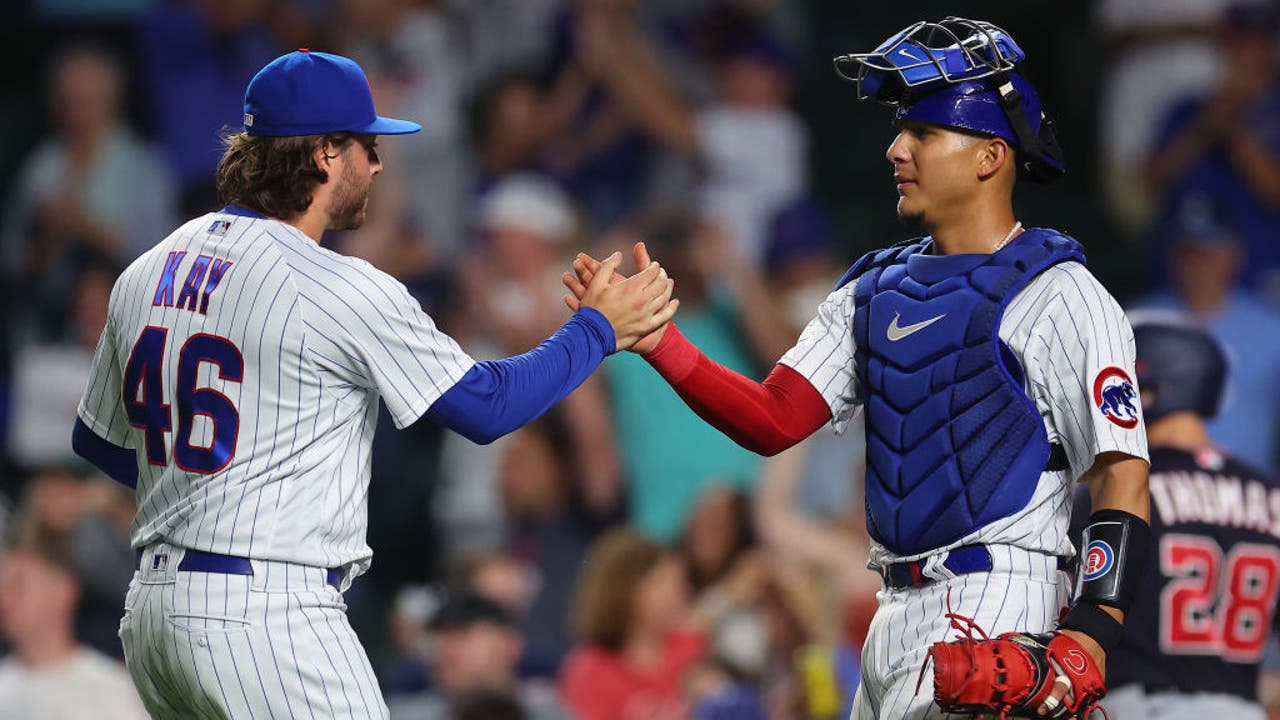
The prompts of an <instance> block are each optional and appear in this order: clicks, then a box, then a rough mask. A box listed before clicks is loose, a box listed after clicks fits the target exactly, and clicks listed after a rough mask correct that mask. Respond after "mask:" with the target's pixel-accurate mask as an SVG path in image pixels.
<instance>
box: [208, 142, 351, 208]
mask: <svg viewBox="0 0 1280 720" xmlns="http://www.w3.org/2000/svg"><path fill="white" fill-rule="evenodd" d="M354 138H355V136H354V135H352V134H351V133H333V134H329V135H302V136H297V137H264V136H261V135H250V134H248V133H243V132H241V133H233V134H229V135H226V136H225V137H223V140H222V141H223V143H224V144H225V145H226V146H227V149H226V152H224V153H223V154H222V159H221V160H219V161H218V174H217V183H218V198H219V199H220V200H221V201H222V202H223V203H226V204H229V205H230V204H235V205H241V206H244V207H247V208H249V209H250V210H254V211H256V212H260V213H262V214H263V215H266V216H267V217H273V218H282V219H287V218H295V217H298V216H299V215H301V214H303V213H305V212H306V211H307V208H309V207H311V199H312V194H313V193H314V192H315V189H316V186H318V185H320V184H322V183H325V182H327V181H328V180H329V173H328V172H326V171H324V170H321V169H320V168H319V167H317V166H316V164H315V161H314V160H313V159H312V158H313V154H314V153H315V150H316V148H318V147H323V146H325V145H326V144H329V145H333V146H334V147H336V148H339V149H341V148H343V147H345V146H346V145H347V144H348V143H350V142H351V141H352V140H353V139H354Z"/></svg>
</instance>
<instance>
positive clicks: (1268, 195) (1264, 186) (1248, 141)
mask: <svg viewBox="0 0 1280 720" xmlns="http://www.w3.org/2000/svg"><path fill="white" fill-rule="evenodd" d="M1231 160H1232V162H1233V163H1234V164H1235V166H1236V167H1237V168H1239V169H1240V172H1241V174H1243V175H1244V177H1245V180H1246V182H1248V184H1249V187H1250V188H1252V189H1253V192H1254V194H1256V195H1257V196H1258V197H1259V198H1261V199H1262V200H1263V202H1265V203H1267V204H1269V205H1273V206H1274V205H1280V162H1276V158H1275V156H1274V155H1273V154H1272V152H1271V149H1270V148H1268V147H1267V146H1266V145H1265V144H1263V143H1262V142H1261V141H1260V140H1259V139H1258V136H1257V135H1256V134H1255V133H1253V132H1252V131H1250V130H1248V129H1244V128H1241V129H1239V130H1237V131H1236V132H1235V133H1233V135H1232V137H1231Z"/></svg>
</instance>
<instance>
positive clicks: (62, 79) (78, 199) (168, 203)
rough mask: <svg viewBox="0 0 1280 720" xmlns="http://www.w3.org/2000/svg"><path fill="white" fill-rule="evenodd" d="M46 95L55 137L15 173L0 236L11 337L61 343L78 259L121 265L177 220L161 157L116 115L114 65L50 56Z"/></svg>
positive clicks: (119, 89)
mask: <svg viewBox="0 0 1280 720" xmlns="http://www.w3.org/2000/svg"><path fill="white" fill-rule="evenodd" d="M48 95H49V102H50V106H51V108H50V109H51V112H52V116H53V120H54V124H55V126H56V128H57V130H56V134H54V135H53V136H52V137H50V138H48V139H46V140H45V141H44V142H42V143H40V144H39V145H38V146H36V148H35V150H34V151H33V152H32V153H31V154H30V155H29V156H28V157H27V159H26V161H25V163H24V164H23V166H22V168H21V170H20V171H19V173H18V176H17V179H16V181H15V185H14V190H13V196H12V198H11V200H10V202H9V204H8V210H7V213H6V215H5V219H4V228H3V234H2V236H0V251H2V252H0V257H2V258H3V266H4V272H5V275H6V276H7V277H8V280H9V282H8V286H9V290H10V291H11V292H13V293H14V295H13V297H14V298H15V299H18V298H20V299H21V302H20V303H15V305H16V306H17V308H18V309H19V313H20V314H19V315H18V316H17V317H16V318H15V325H16V328H15V338H16V340H17V341H18V342H30V341H33V340H37V341H39V340H45V341H47V340H61V339H63V337H64V336H65V335H66V334H67V330H68V326H69V315H70V313H71V308H70V307H69V303H68V298H70V297H71V295H72V289H73V285H74V281H75V278H76V274H77V271H78V270H79V267H80V265H81V264H83V263H84V262H85V261H86V259H87V258H89V257H101V258H105V259H107V260H108V261H109V262H119V263H126V262H128V261H130V260H132V259H133V258H135V257H137V256H138V255H140V254H141V253H142V252H143V251H145V250H147V249H148V248H150V247H151V246H152V245H153V244H154V243H156V242H158V241H159V240H160V239H161V238H162V237H163V236H164V235H165V234H166V233H168V232H169V231H170V230H171V229H172V228H173V226H174V225H175V223H176V215H175V207H174V202H173V198H174V193H173V186H172V184H171V182H170V179H169V174H168V172H167V169H166V168H165V165H164V163H163V161H162V160H161V159H160V156H159V154H158V153H156V152H154V151H153V150H152V149H151V148H150V147H149V146H148V145H147V144H146V143H144V142H143V141H142V140H141V139H140V138H139V137H138V136H137V135H136V134H135V133H134V132H133V131H132V130H131V129H130V128H129V127H128V126H127V125H126V124H125V122H124V119H123V117H122V115H121V112H122V110H121V103H122V101H123V97H124V77H123V75H122V68H121V66H120V64H119V62H117V60H116V59H115V58H114V57H113V56H112V55H111V54H109V53H108V52H106V51H105V50H102V49H100V48H97V47H94V46H91V45H71V46H68V47H65V48H63V49H62V50H60V51H59V52H58V53H56V54H55V56H54V59H53V61H52V64H51V67H50V70H49V75H48ZM113 279H114V278H113Z"/></svg>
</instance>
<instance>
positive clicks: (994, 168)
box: [976, 137, 1013, 180]
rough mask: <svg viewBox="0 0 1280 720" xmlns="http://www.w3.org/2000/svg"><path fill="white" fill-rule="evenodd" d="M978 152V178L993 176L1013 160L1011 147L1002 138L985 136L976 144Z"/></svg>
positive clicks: (984, 178) (985, 178)
mask: <svg viewBox="0 0 1280 720" xmlns="http://www.w3.org/2000/svg"><path fill="white" fill-rule="evenodd" d="M976 146H977V147H976V149H977V152H978V158H977V161H978V179H980V180H987V179H990V178H992V177H994V176H995V175H996V174H997V173H999V172H1000V170H1001V169H1002V168H1004V167H1005V166H1006V165H1008V164H1009V163H1011V162H1013V148H1011V147H1009V142H1008V141H1007V140H1005V139H1004V138H998V137H993V138H985V139H983V140H982V141H981V142H979V143H977V144H976Z"/></svg>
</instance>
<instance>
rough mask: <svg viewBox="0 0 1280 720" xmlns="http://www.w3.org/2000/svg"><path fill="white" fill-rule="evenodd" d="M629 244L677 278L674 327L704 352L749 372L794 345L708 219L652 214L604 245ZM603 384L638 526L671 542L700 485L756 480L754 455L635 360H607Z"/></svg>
mask: <svg viewBox="0 0 1280 720" xmlns="http://www.w3.org/2000/svg"><path fill="white" fill-rule="evenodd" d="M633 239H644V240H645V241H646V242H647V243H648V247H649V251H650V253H652V255H653V257H654V258H658V259H660V262H661V263H662V265H663V267H665V268H666V269H667V271H668V272H670V273H671V276H672V277H678V278H680V289H679V293H680V330H681V332H683V333H684V334H685V335H686V336H688V337H689V338H691V339H693V338H695V337H696V338H697V339H696V340H693V342H696V343H698V346H699V347H702V348H708V349H707V354H708V355H711V356H712V357H715V358H716V359H717V360H719V361H721V362H723V363H724V364H725V365H727V366H728V367H731V368H733V369H735V370H737V371H738V372H744V373H747V374H752V373H753V372H754V371H755V370H754V368H756V367H760V366H765V365H766V364H768V363H772V362H773V361H774V360H775V359H777V358H778V357H779V356H781V354H782V353H783V352H784V351H785V350H786V349H787V348H788V347H790V346H791V344H792V343H794V341H795V336H794V335H791V334H789V333H790V331H789V330H787V329H785V326H784V325H783V324H782V323H781V322H780V319H779V316H778V313H777V311H776V308H774V307H773V303H772V301H771V300H770V298H769V295H768V293H767V292H766V291H765V289H764V285H763V283H762V282H761V280H760V277H759V272H758V271H757V270H755V269H754V268H753V266H752V265H751V264H750V263H749V262H747V261H746V260H745V259H744V258H742V256H740V255H737V254H735V252H734V249H735V248H734V247H733V246H732V245H731V243H729V242H728V241H727V239H726V238H725V236H724V234H723V232H722V231H721V230H720V229H719V227H718V226H717V225H716V224H715V223H712V222H706V221H703V220H701V219H699V218H698V217H696V216H693V215H689V214H686V213H680V212H674V213H672V212H667V213H659V214H655V215H654V216H652V217H650V218H646V219H643V220H642V221H641V222H640V223H639V224H638V226H637V227H636V228H635V229H634V230H629V229H628V230H620V231H618V232H617V233H615V240H614V241H611V242H617V244H618V245H619V246H620V247H624V248H630V247H631V242H632V240H633ZM607 249H608V250H613V249H614V248H613V247H612V246H611V247H609V248H607ZM703 343H707V344H706V345H704V344H703ZM605 378H606V380H607V382H608V385H609V391H610V393H609V394H610V396H611V398H612V401H613V403H612V405H613V416H614V425H615V427H616V432H617V438H618V443H619V444H620V445H621V448H622V461H623V463H624V467H625V469H626V473H625V475H626V479H627V491H628V499H629V501H630V502H629V505H628V513H629V517H630V520H631V522H632V524H633V525H634V526H635V527H636V529H638V530H640V531H641V532H644V533H646V534H648V535H649V536H650V537H653V538H655V539H658V540H660V541H663V542H670V541H674V540H675V539H676V537H677V536H678V534H679V532H680V529H681V528H682V527H684V524H685V522H686V519H687V516H688V514H689V512H690V511H692V509H693V507H694V505H695V504H696V503H697V501H698V498H699V497H701V495H702V493H703V491H704V490H705V489H706V488H707V487H708V486H710V485H712V484H713V483H727V484H731V485H734V486H736V487H741V488H749V487H750V486H751V485H752V484H753V483H754V481H755V477H756V473H757V469H758V468H759V465H760V457H759V456H758V455H756V454H754V453H751V452H749V451H747V450H744V449H742V448H741V447H739V446H738V445H737V444H736V443H734V442H733V441H732V440H729V439H728V438H726V437H725V436H723V435H721V434H720V433H717V432H716V431H715V430H713V429H710V428H709V426H708V425H707V424H706V423H704V422H701V421H700V420H699V419H698V417H697V416H696V415H694V414H693V412H692V411H690V410H689V409H688V408H687V407H686V406H685V405H684V402H683V401H681V400H680V398H679V397H678V396H676V395H675V394H674V393H672V392H670V391H669V390H668V389H667V388H665V387H663V382H662V379H661V378H655V374H654V373H653V371H652V369H651V368H649V367H648V363H646V362H645V361H644V360H643V359H642V358H640V357H639V356H636V355H628V356H625V357H617V358H614V359H613V360H612V361H611V363H610V366H609V367H608V368H606V373H605Z"/></svg>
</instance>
